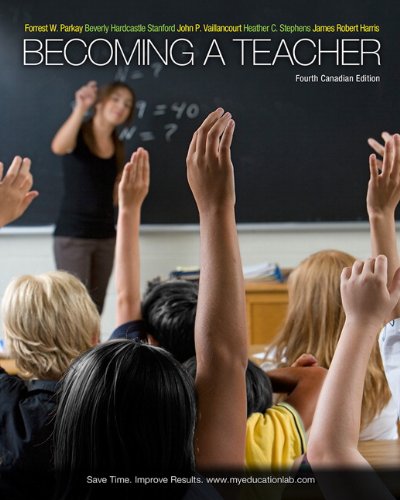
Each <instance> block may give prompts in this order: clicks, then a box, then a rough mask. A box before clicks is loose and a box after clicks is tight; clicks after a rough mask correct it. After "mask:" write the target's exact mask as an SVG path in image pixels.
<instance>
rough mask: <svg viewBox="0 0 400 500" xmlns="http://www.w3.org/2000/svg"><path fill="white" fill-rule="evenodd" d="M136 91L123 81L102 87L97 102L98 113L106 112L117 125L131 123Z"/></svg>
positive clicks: (108, 117) (108, 118)
mask: <svg viewBox="0 0 400 500" xmlns="http://www.w3.org/2000/svg"><path fill="white" fill-rule="evenodd" d="M135 104H136V96H135V93H134V91H133V90H132V89H131V88H130V87H129V86H128V85H126V84H125V83H123V82H113V83H109V84H108V85H104V86H103V87H100V88H99V90H98V93H97V100H96V104H95V109H96V113H97V112H102V113H104V115H105V117H106V118H107V120H109V121H110V122H111V123H112V124H114V125H115V126H118V125H125V124H127V123H129V122H130V121H131V120H132V118H133V115H134V112H135Z"/></svg>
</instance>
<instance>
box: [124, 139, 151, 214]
mask: <svg viewBox="0 0 400 500" xmlns="http://www.w3.org/2000/svg"><path fill="white" fill-rule="evenodd" d="M149 184H150V163H149V153H148V151H146V149H143V148H138V149H137V151H135V152H134V153H133V154H132V156H131V159H130V161H129V162H128V163H127V164H126V165H125V167H124V171H123V173H122V178H121V182H120V183H119V188H118V197H119V204H120V207H121V208H123V207H132V206H135V205H136V206H141V205H142V203H143V201H144V199H145V198H146V196H147V193H148V192H149Z"/></svg>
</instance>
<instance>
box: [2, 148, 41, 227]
mask: <svg viewBox="0 0 400 500" xmlns="http://www.w3.org/2000/svg"><path fill="white" fill-rule="evenodd" d="M30 168H31V160H30V159H29V158H24V159H22V158H21V157H20V156H16V157H15V158H14V160H13V162H12V163H11V166H10V168H9V169H8V171H7V174H6V175H5V176H4V178H3V169H4V165H3V163H1V162H0V227H1V226H4V225H5V224H8V223H9V222H12V221H13V220H15V219H18V217H20V216H21V215H22V214H23V213H24V212H25V210H26V209H27V208H28V206H29V205H30V204H31V203H32V201H33V200H34V199H35V198H36V197H37V196H38V194H39V193H38V192H37V191H30V189H31V187H32V184H33V178H32V174H31V173H30Z"/></svg>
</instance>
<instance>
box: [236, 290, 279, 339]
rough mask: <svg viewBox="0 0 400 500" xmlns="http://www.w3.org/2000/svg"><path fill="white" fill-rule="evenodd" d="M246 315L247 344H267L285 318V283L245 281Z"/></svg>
mask: <svg viewBox="0 0 400 500" xmlns="http://www.w3.org/2000/svg"><path fill="white" fill-rule="evenodd" d="M245 290H246V313H247V329H248V337H249V344H269V343H270V342H271V340H272V339H273V338H274V337H275V336H276V334H277V332H278V331H279V328H280V327H281V326H282V323H283V320H284V318H285V316H286V311H287V304H288V289H287V284H286V283H276V282H274V281H273V282H271V281H246V282H245Z"/></svg>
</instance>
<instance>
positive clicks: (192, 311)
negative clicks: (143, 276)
mask: <svg viewBox="0 0 400 500" xmlns="http://www.w3.org/2000/svg"><path fill="white" fill-rule="evenodd" d="M197 298H198V285H197V283H193V282H191V281H185V280H168V281H164V282H159V281H157V282H153V283H149V287H148V289H147V291H146V292H145V295H144V297H143V301H142V315H143V319H144V320H145V321H146V323H147V329H148V333H150V334H151V335H152V337H154V338H155V339H156V340H157V342H158V344H159V346H160V347H163V348H164V349H166V350H167V351H169V352H170V353H172V354H173V356H174V357H175V358H176V359H177V360H178V361H180V362H181V363H182V362H184V361H185V360H187V359H188V358H190V357H192V356H194V354H195V348H194V323H195V319H196V309H197Z"/></svg>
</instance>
